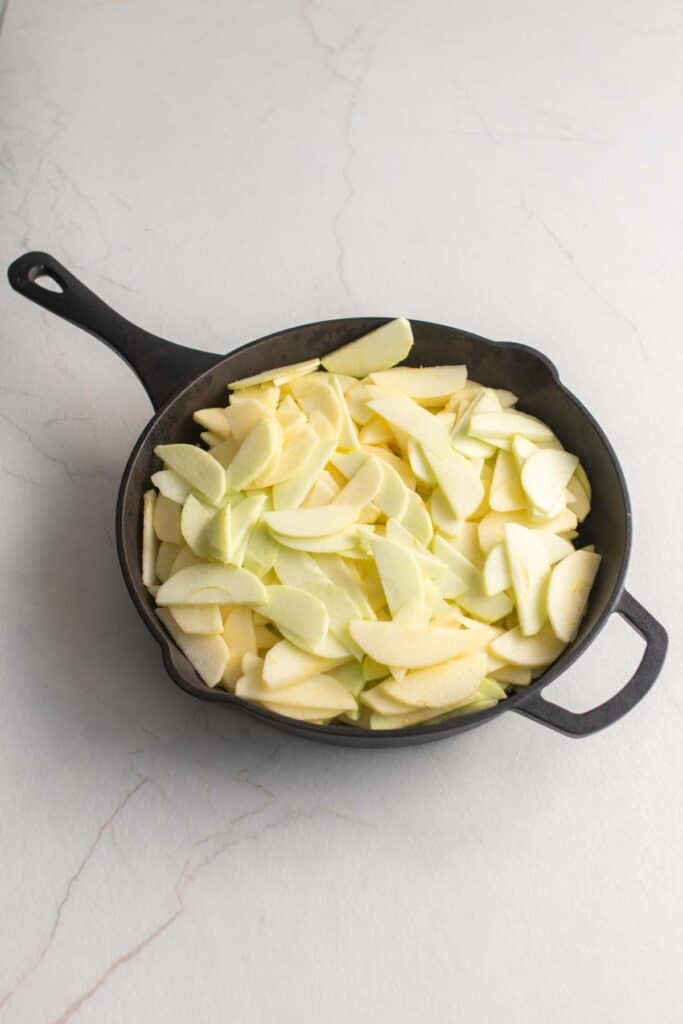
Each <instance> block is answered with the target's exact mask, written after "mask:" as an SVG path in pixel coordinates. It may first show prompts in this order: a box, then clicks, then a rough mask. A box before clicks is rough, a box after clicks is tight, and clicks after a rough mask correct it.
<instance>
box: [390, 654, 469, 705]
mask: <svg viewBox="0 0 683 1024" xmlns="http://www.w3.org/2000/svg"><path fill="white" fill-rule="evenodd" d="M485 674H486V655H485V654H483V653H481V654H473V655H471V656H470V657H467V658H455V659H454V660H452V661H445V662H442V663H441V664H440V665H434V666H433V667H432V668H425V669H419V670H418V671H416V672H408V674H407V675H406V677H405V678H404V679H403V680H401V682H398V681H397V680H390V681H387V682H386V683H384V689H385V691H386V693H387V694H388V696H390V697H393V698H394V699H395V700H397V701H400V702H401V703H404V704H410V705H411V706H412V707H415V708H441V707H444V706H446V705H450V704H457V703H459V702H460V701H465V700H467V699H468V698H470V697H472V696H474V694H475V693H476V692H477V690H478V689H479V685H480V683H481V681H482V679H483V678H484V675H485Z"/></svg>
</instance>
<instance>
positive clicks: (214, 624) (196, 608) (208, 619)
mask: <svg viewBox="0 0 683 1024" xmlns="http://www.w3.org/2000/svg"><path fill="white" fill-rule="evenodd" d="M168 610H169V611H170V613H171V615H172V616H173V618H174V619H175V621H176V622H177V624H178V628H179V629H182V631H183V633H192V634H198V635H201V636H216V635H217V634H218V633H222V632H223V616H222V615H221V610H220V608H219V607H218V605H216V604H205V605H192V604H189V605H188V604H172V605H169V609H168Z"/></svg>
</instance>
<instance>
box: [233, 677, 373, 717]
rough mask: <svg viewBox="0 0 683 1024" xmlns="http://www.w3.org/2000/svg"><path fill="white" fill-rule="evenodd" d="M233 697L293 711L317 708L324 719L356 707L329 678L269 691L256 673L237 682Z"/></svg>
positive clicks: (349, 697) (342, 688) (346, 693)
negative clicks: (263, 701)
mask: <svg viewBox="0 0 683 1024" xmlns="http://www.w3.org/2000/svg"><path fill="white" fill-rule="evenodd" d="M235 693H236V694H237V696H238V697H244V698H246V699H247V700H266V701H269V702H270V703H272V704H276V703H277V704H278V705H284V706H286V707H288V708H292V709H294V708H297V707H301V708H316V709H318V711H319V712H320V711H323V712H326V714H327V717H332V716H334V715H337V714H339V713H340V712H342V711H351V710H353V709H354V708H355V707H356V701H355V700H354V698H353V697H352V696H351V694H350V693H349V692H348V690H347V689H346V688H345V687H344V686H342V684H341V683H339V682H337V680H336V679H334V678H333V677H332V676H326V675H317V676H311V678H310V679H305V680H304V681H303V682H298V683H290V684H289V685H288V686H283V687H280V688H278V689H277V690H272V689H271V688H270V687H268V686H267V684H266V683H265V682H264V681H263V680H262V679H260V678H259V677H258V674H257V673H255V672H251V673H248V674H247V675H246V676H242V678H241V679H239V680H238V682H237V686H236V687H235ZM275 695H276V700H275V699H274V696H275Z"/></svg>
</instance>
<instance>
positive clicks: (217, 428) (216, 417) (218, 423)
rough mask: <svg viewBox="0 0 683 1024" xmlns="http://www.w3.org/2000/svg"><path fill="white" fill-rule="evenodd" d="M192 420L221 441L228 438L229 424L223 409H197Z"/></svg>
mask: <svg viewBox="0 0 683 1024" xmlns="http://www.w3.org/2000/svg"><path fill="white" fill-rule="evenodd" d="M192 419H193V420H194V421H195V423H198V424H199V425H200V427H204V430H208V431H210V432H211V433H212V434H215V435H216V436H217V437H218V438H220V439H221V440H223V441H225V440H226V439H227V438H228V437H230V422H229V420H228V418H227V416H226V414H225V409H220V408H218V409H197V411H196V412H195V413H193V414H192Z"/></svg>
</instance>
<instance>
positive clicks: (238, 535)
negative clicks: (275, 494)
mask: <svg viewBox="0 0 683 1024" xmlns="http://www.w3.org/2000/svg"><path fill="white" fill-rule="evenodd" d="M265 504H266V495H265V494H250V495H248V497H246V498H243V499H242V501H240V502H238V503H236V504H235V505H233V506H232V515H231V517H230V544H229V548H228V559H227V560H228V561H229V562H232V561H233V560H234V559H236V558H237V557H238V552H239V550H240V545H242V544H243V542H244V540H245V538H246V536H247V534H248V533H249V531H250V530H251V529H252V527H253V526H255V524H256V523H257V522H258V521H259V519H260V518H261V514H262V512H263V509H264V508H265ZM242 557H244V554H243V555H242Z"/></svg>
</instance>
